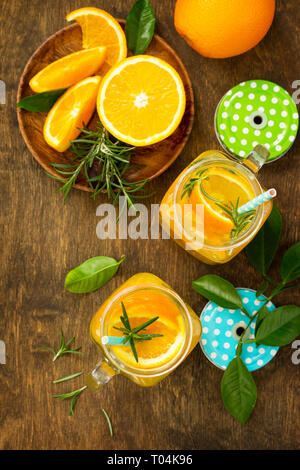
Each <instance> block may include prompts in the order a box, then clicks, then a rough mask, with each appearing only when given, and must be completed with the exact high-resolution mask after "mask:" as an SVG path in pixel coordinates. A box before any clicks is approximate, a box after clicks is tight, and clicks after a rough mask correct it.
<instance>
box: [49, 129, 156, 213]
mask: <svg viewBox="0 0 300 470" xmlns="http://www.w3.org/2000/svg"><path fill="white" fill-rule="evenodd" d="M81 133H82V134H83V136H82V137H80V138H78V139H75V140H72V141H71V149H72V151H73V152H74V153H75V155H76V156H75V158H74V159H73V160H72V161H71V162H70V164H63V163H52V164H51V165H52V166H53V168H55V170H56V171H57V173H59V174H60V175H62V178H60V177H57V176H53V175H51V174H49V173H47V175H48V176H50V177H51V178H53V179H55V180H56V181H60V182H61V183H64V185H63V186H62V187H61V188H59V189H58V190H57V191H58V192H59V191H62V192H63V194H64V202H65V201H66V198H67V197H68V194H69V192H70V190H71V188H72V187H73V185H74V184H75V183H76V181H77V179H78V177H79V175H80V174H83V175H84V177H85V179H86V181H87V183H88V185H89V186H90V188H91V189H92V190H93V194H92V197H93V198H94V199H95V198H96V197H97V196H98V195H99V194H100V193H102V192H104V191H106V192H107V196H108V198H109V199H112V200H113V203H114V204H117V202H118V200H119V197H120V196H121V195H123V196H125V198H126V201H127V204H128V206H129V207H130V206H133V207H134V200H135V199H140V198H142V197H147V196H149V195H145V194H140V195H137V194H136V193H137V192H139V191H144V186H145V184H146V183H147V181H148V180H147V179H145V180H141V181H137V182H130V181H128V180H127V178H126V176H125V173H126V171H127V170H128V168H129V167H131V168H132V167H133V166H132V165H131V164H130V160H131V152H132V150H134V148H135V147H129V146H128V145H127V144H124V143H123V142H119V141H117V140H116V141H113V140H112V138H111V137H110V136H109V134H108V132H107V131H106V129H104V127H103V126H102V125H101V124H99V125H98V129H97V130H96V131H90V130H88V129H87V127H86V126H84V128H83V129H81Z"/></svg>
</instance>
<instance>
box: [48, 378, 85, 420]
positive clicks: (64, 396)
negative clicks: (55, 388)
mask: <svg viewBox="0 0 300 470" xmlns="http://www.w3.org/2000/svg"><path fill="white" fill-rule="evenodd" d="M86 388H87V386H86V385H84V387H81V388H79V389H78V390H74V391H73V392H69V393H62V394H60V395H53V398H59V399H60V400H68V399H69V398H72V400H71V404H70V409H69V415H70V416H71V415H74V406H75V404H76V402H77V400H78V397H79V396H80V395H81V393H82V392H83V390H85V389H86Z"/></svg>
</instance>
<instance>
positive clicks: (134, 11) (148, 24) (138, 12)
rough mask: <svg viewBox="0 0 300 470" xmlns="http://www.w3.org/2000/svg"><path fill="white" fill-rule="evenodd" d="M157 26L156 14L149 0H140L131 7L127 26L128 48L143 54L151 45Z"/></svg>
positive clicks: (135, 53) (135, 52)
mask: <svg viewBox="0 0 300 470" xmlns="http://www.w3.org/2000/svg"><path fill="white" fill-rule="evenodd" d="M154 28H155V16H154V12H153V8H152V6H151V3H150V2H149V1H148V0H138V1H137V2H136V3H135V4H134V5H133V7H132V8H131V10H130V12H129V14H128V16H127V20H126V26H125V33H126V39H127V44H128V49H130V50H131V52H132V53H133V54H134V55H137V54H143V53H144V52H145V50H146V49H147V47H148V46H149V44H150V42H151V40H152V37H153V34H154Z"/></svg>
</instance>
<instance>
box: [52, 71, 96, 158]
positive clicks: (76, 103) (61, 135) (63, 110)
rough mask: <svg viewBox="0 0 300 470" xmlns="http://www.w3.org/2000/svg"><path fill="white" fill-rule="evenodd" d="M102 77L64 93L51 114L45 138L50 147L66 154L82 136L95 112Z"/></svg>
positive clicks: (80, 83)
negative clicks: (83, 128)
mask: <svg viewBox="0 0 300 470" xmlns="http://www.w3.org/2000/svg"><path fill="white" fill-rule="evenodd" d="M100 80H101V77H99V76H94V77H89V78H85V79H84V80H82V81H81V82H79V83H77V84H76V85H74V86H73V87H71V88H69V90H67V91H66V93H64V94H63V95H62V96H61V97H60V98H59V100H58V101H57V102H56V103H55V105H54V106H53V108H52V109H51V111H50V112H49V114H48V116H47V119H46V122H45V125H44V138H45V140H46V142H47V144H48V145H50V147H53V148H54V149H55V150H57V151H58V152H64V151H65V150H67V148H68V147H69V146H70V141H71V140H73V139H76V137H77V136H78V135H79V134H80V130H79V128H82V127H83V125H84V124H87V123H88V122H89V120H90V118H91V117H92V114H93V112H94V110H95V106H96V100H97V94H98V90H99V85H100Z"/></svg>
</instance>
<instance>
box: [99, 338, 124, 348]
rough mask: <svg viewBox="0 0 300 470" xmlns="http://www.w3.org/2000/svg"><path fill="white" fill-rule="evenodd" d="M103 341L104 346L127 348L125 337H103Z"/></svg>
mask: <svg viewBox="0 0 300 470" xmlns="http://www.w3.org/2000/svg"><path fill="white" fill-rule="evenodd" d="M101 341H102V344H104V345H106V344H108V345H111V344H118V345H121V346H125V345H124V343H123V341H124V336H102V338H101Z"/></svg>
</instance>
